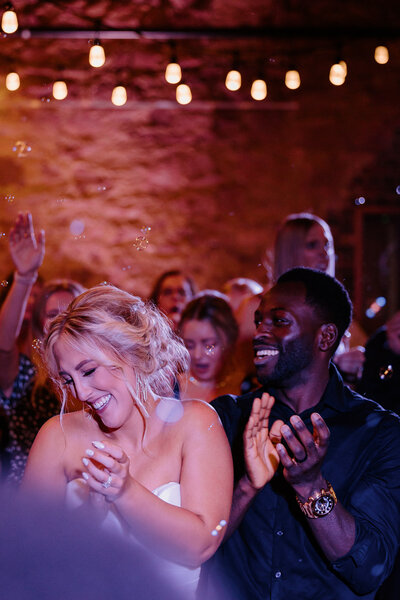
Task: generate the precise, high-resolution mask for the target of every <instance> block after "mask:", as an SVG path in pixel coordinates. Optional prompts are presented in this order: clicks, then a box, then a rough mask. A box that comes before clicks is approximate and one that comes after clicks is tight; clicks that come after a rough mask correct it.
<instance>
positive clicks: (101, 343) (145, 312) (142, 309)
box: [43, 285, 189, 418]
mask: <svg viewBox="0 0 400 600" xmlns="http://www.w3.org/2000/svg"><path fill="white" fill-rule="evenodd" d="M61 337H62V338H63V340H64V341H65V342H67V343H68V344H70V345H71V346H72V347H73V348H75V349H77V350H79V351H81V352H82V351H86V352H89V353H90V356H91V357H93V358H94V359H96V360H98V361H99V363H100V364H103V365H104V366H106V367H109V368H121V370H122V369H123V368H126V367H128V369H129V368H131V369H133V371H134V373H135V378H136V390H133V389H132V386H131V385H130V384H129V382H128V381H127V380H126V379H125V383H126V385H127V388H128V390H129V392H130V393H131V395H132V398H133V399H134V401H135V402H136V404H137V406H138V409H139V411H140V412H141V414H142V417H144V418H145V417H148V416H149V413H148V410H147V408H146V404H147V400H148V391H149V390H150V391H151V393H152V394H154V395H155V396H164V397H168V396H172V395H173V386H174V382H175V379H176V375H177V373H178V372H180V371H182V370H185V369H187V368H188V365H189V353H188V351H187V350H186V348H185V346H184V344H183V342H182V341H181V340H180V339H179V338H178V337H177V336H176V335H175V334H174V333H173V331H172V329H171V327H170V325H169V324H168V320H167V319H166V317H164V315H163V314H161V313H160V311H159V310H158V309H157V308H156V307H154V306H153V305H152V304H151V303H145V302H144V301H143V300H141V298H138V297H137V296H133V295H131V294H129V293H128V292H125V291H123V290H120V289H118V288H116V287H114V286H111V285H107V286H105V285H100V286H97V287H94V288H91V289H89V290H88V291H86V292H84V293H83V294H81V295H80V296H78V297H77V298H75V299H74V300H73V302H72V303H71V304H70V305H69V307H68V308H67V310H66V311H64V312H62V313H60V314H59V315H58V317H56V318H55V319H54V320H53V321H52V322H51V325H50V328H49V331H48V334H47V336H46V338H45V340H44V343H43V360H44V362H45V365H46V369H47V371H48V374H49V375H50V377H51V379H52V380H53V381H54V382H55V383H56V384H57V385H58V387H59V388H60V389H61V393H62V400H63V404H62V407H63V409H64V407H65V403H66V400H67V392H66V389H65V386H63V385H62V383H61V381H60V376H59V373H58V366H57V362H56V358H55V355H54V346H55V344H56V342H57V341H58V340H59V339H60V338H61ZM105 361H106V363H105Z"/></svg>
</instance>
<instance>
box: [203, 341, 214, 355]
mask: <svg viewBox="0 0 400 600" xmlns="http://www.w3.org/2000/svg"><path fill="white" fill-rule="evenodd" d="M205 352H206V354H207V355H208V356H212V355H213V354H214V352H215V344H207V345H206V346H205Z"/></svg>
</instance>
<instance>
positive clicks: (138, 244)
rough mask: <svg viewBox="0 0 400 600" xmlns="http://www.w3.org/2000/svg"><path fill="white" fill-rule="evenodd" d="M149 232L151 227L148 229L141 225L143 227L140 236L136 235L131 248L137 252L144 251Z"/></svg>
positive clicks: (147, 242)
mask: <svg viewBox="0 0 400 600" xmlns="http://www.w3.org/2000/svg"><path fill="white" fill-rule="evenodd" d="M150 231H151V227H148V226H147V225H143V227H141V228H140V233H141V234H142V235H138V236H137V238H136V239H135V241H134V242H133V244H132V246H133V247H134V248H136V250H137V251H138V252H141V251H142V250H146V248H147V246H148V245H149V240H148V239H147V236H148V234H149V233H150Z"/></svg>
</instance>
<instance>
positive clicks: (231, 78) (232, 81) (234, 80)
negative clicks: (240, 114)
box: [225, 69, 242, 92]
mask: <svg viewBox="0 0 400 600" xmlns="http://www.w3.org/2000/svg"><path fill="white" fill-rule="evenodd" d="M241 85H242V76H241V74H240V72H239V71H237V70H236V69H232V70H231V71H229V73H228V74H227V76H226V79H225V86H226V88H227V89H228V90H229V91H231V92H236V91H237V90H240V87H241Z"/></svg>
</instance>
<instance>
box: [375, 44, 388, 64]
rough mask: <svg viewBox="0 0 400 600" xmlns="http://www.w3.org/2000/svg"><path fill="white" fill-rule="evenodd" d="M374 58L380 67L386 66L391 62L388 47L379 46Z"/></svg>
mask: <svg viewBox="0 0 400 600" xmlns="http://www.w3.org/2000/svg"><path fill="white" fill-rule="evenodd" d="M374 58H375V60H376V62H377V63H378V64H379V65H386V63H387V62H389V50H388V49H387V47H386V46H377V47H376V48H375V52H374Z"/></svg>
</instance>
